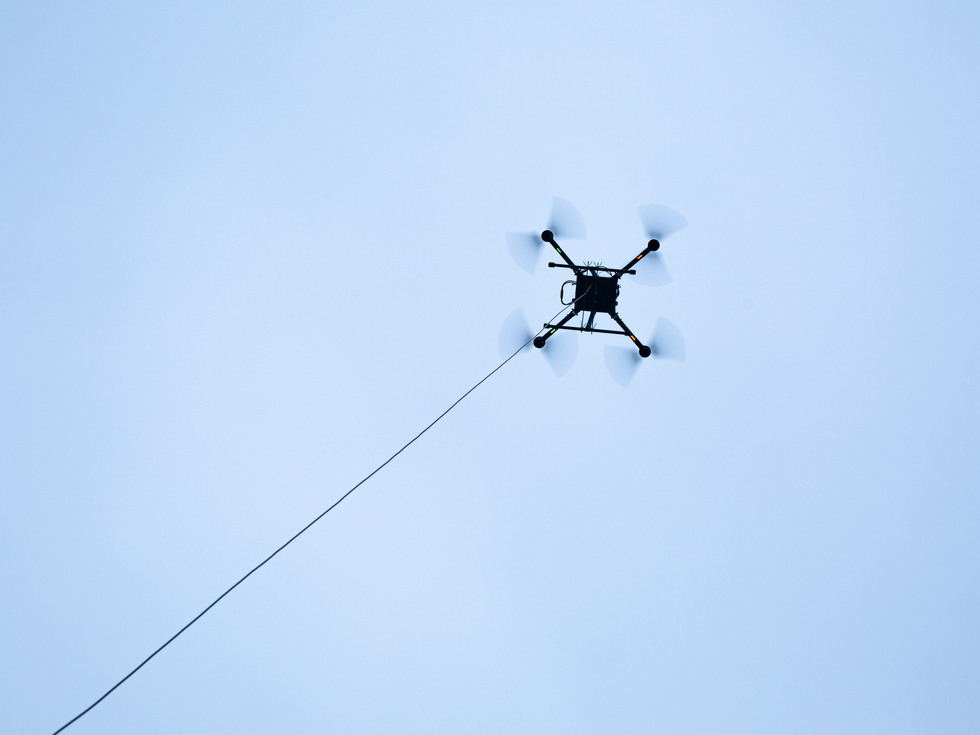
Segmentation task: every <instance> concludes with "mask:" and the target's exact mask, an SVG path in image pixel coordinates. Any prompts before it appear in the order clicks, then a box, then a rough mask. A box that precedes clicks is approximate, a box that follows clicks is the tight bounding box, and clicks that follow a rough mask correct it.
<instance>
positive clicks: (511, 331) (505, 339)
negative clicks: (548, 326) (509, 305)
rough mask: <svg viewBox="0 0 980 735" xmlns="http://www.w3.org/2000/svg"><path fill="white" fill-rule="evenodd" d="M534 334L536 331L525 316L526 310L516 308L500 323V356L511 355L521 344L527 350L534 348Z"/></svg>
mask: <svg viewBox="0 0 980 735" xmlns="http://www.w3.org/2000/svg"><path fill="white" fill-rule="evenodd" d="M533 336H534V332H532V331H531V327H530V326H529V325H528V323H527V319H525V318H524V312H523V311H522V310H521V309H514V311H512V312H511V313H510V315H509V316H508V317H507V318H506V319H504V321H503V324H501V325H500V334H499V336H498V338H497V348H498V349H499V350H500V356H501V357H510V356H511V355H513V354H514V353H515V352H517V350H518V348H520V346H521V345H524V349H525V350H529V349H532V347H531V337H533Z"/></svg>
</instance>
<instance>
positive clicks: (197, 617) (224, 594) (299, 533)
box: [52, 294, 585, 735]
mask: <svg viewBox="0 0 980 735" xmlns="http://www.w3.org/2000/svg"><path fill="white" fill-rule="evenodd" d="M584 295H585V294H583V296H584ZM577 300H578V299H576V301H577ZM574 303H575V302H574V301H573V302H572V305H574ZM566 308H567V307H566ZM565 310H566V309H562V310H561V311H559V312H558V313H557V314H555V315H554V316H553V317H551V319H550V320H549V323H550V322H552V321H554V320H555V319H557V318H558V317H559V316H560V315H561V313H562V312H563V311H565ZM544 330H545V327H542V328H541V329H540V330H538V332H537V334H533V335H531V337H529V338H528V340H527V341H526V342H525V343H524V344H522V345H521V346H520V347H518V348H517V349H516V350H514V352H513V354H511V355H510V357H508V358H506V359H505V360H504V361H503V362H502V363H500V364H499V365H497V367H495V368H494V369H493V370H491V371H490V372H489V373H487V374H486V375H485V376H483V378H482V379H481V380H480V381H479V382H478V383H477V384H476V385H474V386H473V387H472V388H470V389H469V390H468V391H466V392H465V393H464V394H463V395H461V396H460V397H459V398H457V399H456V400H455V401H454V402H453V403H452V405H451V406H449V408H447V409H446V410H445V411H443V412H442V413H441V414H439V415H438V416H436V418H435V420H434V421H432V423H430V424H429V425H428V426H426V427H425V428H424V429H422V431H420V432H419V433H418V434H416V435H415V436H414V437H412V438H411V439H410V440H409V441H408V442H407V443H406V444H405V445H404V446H403V447H402V448H401V449H399V450H398V451H397V452H395V453H394V454H392V455H391V456H390V457H388V459H386V460H385V461H384V462H382V463H381V464H380V465H378V466H377V467H376V468H375V469H374V470H372V471H371V473H370V474H369V475H367V476H366V477H365V478H364V479H363V480H361V481H360V482H359V483H357V484H356V485H354V487H352V488H351V489H350V490H348V491H347V492H346V493H344V494H343V495H341V496H340V498H338V499H337V500H336V501H335V502H334V503H333V505H331V506H330V507H329V508H327V509H326V510H325V511H323V512H322V513H321V514H320V515H318V516H317V517H316V518H314V519H313V520H312V521H310V522H309V523H307V524H306V525H305V526H303V527H302V528H301V529H300V530H299V531H297V532H296V533H295V534H293V535H292V537H290V539H289V540H288V541H286V543H284V544H283V545H282V546H280V547H279V548H278V549H276V550H275V551H273V552H272V553H271V554H269V555H268V556H267V557H266V558H265V559H263V560H262V561H261V562H259V563H258V564H256V565H255V567H253V568H252V570H251V571H249V572H248V574H246V575H245V576H243V577H242V578H241V579H239V580H238V581H237V582H235V584H233V585H232V586H231V587H229V588H228V589H226V590H225V591H224V592H222V593H221V594H220V595H219V596H218V597H217V598H215V600H214V602H212V603H211V604H210V605H208V606H207V607H206V608H204V609H203V610H201V612H199V613H198V614H197V615H195V616H194V617H193V618H192V619H191V621H190V622H189V623H187V624H186V625H185V626H184V627H183V628H181V629H180V630H178V631H177V632H176V633H174V634H173V635H172V636H170V638H168V639H167V641H166V642H165V643H164V644H163V645H162V646H160V647H159V648H158V649H156V650H155V651H154V652H153V653H151V654H150V655H149V656H147V657H146V658H145V659H143V660H142V661H141V662H140V664H139V666H137V667H136V668H134V669H133V670H132V671H130V672H129V673H128V674H126V676H124V677H123V678H122V679H120V680H119V681H117V682H116V683H115V684H113V685H112V687H110V688H109V690H108V691H106V693H105V694H103V695H102V696H101V697H99V698H98V699H96V700H95V701H94V702H92V704H90V705H89V706H88V707H86V708H85V709H83V710H82V711H81V712H79V713H78V714H77V715H75V716H74V717H72V718H71V719H70V720H68V722H66V723H65V724H64V725H62V726H61V727H59V728H58V729H57V730H55V731H54V732H53V733H52V735H58V733H59V732H61V731H62V730H64V729H66V728H67V727H68V726H69V725H71V724H72V723H74V722H76V721H77V720H79V719H81V718H82V717H83V716H85V715H86V714H88V713H89V712H90V711H91V710H92V709H94V708H95V707H96V705H98V704H99V703H100V702H102V700H103V699H105V698H106V697H108V696H109V695H110V694H112V693H113V692H114V691H116V689H118V688H119V687H120V686H122V685H123V683H125V681H126V680H127V679H129V677H131V676H132V675H133V674H135V673H136V672H137V671H139V670H140V669H142V668H143V667H144V666H146V664H148V663H149V662H150V660H151V659H153V657H154V656H156V655H157V654H158V653H160V651H162V650H163V649H164V648H166V647H167V646H169V645H170V644H171V643H173V642H174V641H175V640H177V638H178V637H179V636H180V635H181V633H183V632H184V631H185V630H187V629H188V628H190V627H191V626H192V625H194V623H196V622H197V621H198V620H200V619H201V618H202V617H204V615H205V614H206V613H207V612H208V611H209V610H210V609H211V608H212V607H214V606H215V605H217V604H218V603H219V602H221V601H222V600H223V599H224V598H225V597H227V596H228V594H229V593H231V591H232V590H233V589H235V588H236V587H237V586H238V585H240V584H241V583H242V582H244V581H245V580H246V579H248V578H249V577H251V576H252V575H253V574H255V573H256V572H257V571H259V569H261V568H262V567H264V566H265V565H266V564H268V563H269V562H270V561H272V559H273V557H275V556H276V555H277V554H278V553H279V552H280V551H282V550H283V549H285V548H286V547H287V546H289V545H290V544H291V543H293V541H295V540H296V539H298V538H299V537H300V536H302V535H303V534H304V533H306V532H307V531H308V530H309V529H310V528H312V527H313V525H314V524H315V523H316V522H317V521H319V520H320V519H321V518H323V517H324V516H325V515H326V514H327V513H329V512H330V511H332V510H333V509H334V508H336V507H337V506H338V505H340V504H341V503H342V502H344V500H346V499H347V497H348V496H349V495H350V494H351V493H353V492H354V491H355V490H357V488H359V487H360V486H361V485H363V484H364V483H365V482H367V481H368V480H370V479H371V478H372V477H374V476H375V475H376V474H378V472H380V471H381V470H382V469H383V468H384V467H385V465H387V464H388V463H389V462H391V460H393V459H394V458H395V457H397V456H398V455H399V454H401V453H402V452H404V451H405V450H406V449H408V448H409V447H410V446H412V444H414V443H415V442H416V441H417V440H418V439H419V438H420V437H421V436H422V435H423V434H424V433H425V432H427V431H428V430H429V429H431V428H432V427H433V426H435V425H436V424H437V423H439V421H440V420H441V419H442V418H443V417H444V416H445V415H446V414H447V413H449V412H450V411H452V410H453V409H454V408H456V406H458V405H459V404H460V402H462V400H463V399H464V398H466V396H468V395H469V394H470V393H472V392H473V391H475V390H476V389H477V388H479V387H480V386H481V385H483V384H484V383H485V382H486V381H487V380H488V379H489V378H490V377H491V376H492V375H493V374H494V373H496V372H497V371H498V370H500V368H502V367H503V366H504V365H506V364H507V363H508V362H510V361H511V360H513V359H514V358H515V357H516V356H517V353H518V352H520V351H521V350H523V349H524V348H525V347H527V346H528V345H529V344H531V342H532V341H534V338H535V337H537V336H538V335H539V334H541V332H543V331H544Z"/></svg>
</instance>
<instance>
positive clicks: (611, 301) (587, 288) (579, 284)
mask: <svg viewBox="0 0 980 735" xmlns="http://www.w3.org/2000/svg"><path fill="white" fill-rule="evenodd" d="M541 239H542V240H544V241H545V242H546V243H549V244H550V245H551V246H552V247H553V248H554V249H555V251H556V252H557V253H558V254H559V255H560V256H561V257H562V260H564V261H565V262H564V263H548V267H549V268H570V269H571V270H572V271H573V272H574V273H575V300H574V301H572V310H571V311H570V312H568V314H566V315H565V316H564V317H563V318H562V320H561V321H559V322H558V323H557V324H545V325H544V328H545V329H547V330H548V331H547V332H546V333H545V334H544V335H539V336H537V337H535V338H534V346H535V347H537V348H539V349H540V348H542V347H544V346H545V344H546V343H547V341H548V338H549V337H551V336H552V335H553V334H554V333H555V332H557V331H558V330H559V329H568V330H571V331H574V332H601V333H603V334H622V335H625V336H626V337H629V338H630V339H631V340H632V341H633V344H634V345H636V347H637V349H638V350H639V352H640V357H649V356H650V353H651V352H652V350H651V349H650V347H648V346H647V345H645V344H643V343H642V342H640V340H639V339H637V337H636V335H635V334H633V332H632V330H630V328H629V327H627V326H626V323H625V322H624V321H623V320H622V319H621V318H620V316H619V314H617V313H616V298H617V297H618V296H619V279H620V278H621V277H622V276H624V275H626V274H627V273H628V274H630V275H633V274H635V273H636V271H635V270H632V268H633V266H634V265H636V264H637V263H638V262H640V260H641V259H642V258H643V257H645V256H646V255H647V254H648V253H652V252H655V251H656V250H659V249H660V242H659V241H658V240H650V241H649V242H648V243H647V246H646V247H645V248H644V249H643V250H642V251H641V252H640V254H639V255H637V256H636V257H635V258H633V259H632V260H631V261H630V262H629V263H627V264H626V265H624V266H623V267H622V268H605V267H603V266H601V265H576V264H575V263H573V262H572V259H571V258H569V257H568V255H566V254H565V251H564V250H562V249H561V247H560V246H559V245H558V242H557V241H556V240H555V235H554V233H553V232H552V231H551V230H545V231H544V232H542V233H541ZM600 273H608V274H610V275H608V276H600V275H599V274H600ZM563 289H564V286H563ZM563 303H564V300H563ZM585 312H588V314H589V317H588V321H587V322H586V326H584V327H569V326H566V324H567V323H568V322H569V321H570V320H571V319H573V318H574V317H575V316H577V315H578V314H582V313H585ZM600 313H601V314H608V315H609V316H610V318H611V319H612V320H613V321H614V322H616V323H617V324H618V325H619V326H620V327H622V331H619V330H615V329H596V328H594V327H593V326H592V325H593V323H594V322H595V317H596V314H600Z"/></svg>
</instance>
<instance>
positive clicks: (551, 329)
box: [534, 309, 578, 348]
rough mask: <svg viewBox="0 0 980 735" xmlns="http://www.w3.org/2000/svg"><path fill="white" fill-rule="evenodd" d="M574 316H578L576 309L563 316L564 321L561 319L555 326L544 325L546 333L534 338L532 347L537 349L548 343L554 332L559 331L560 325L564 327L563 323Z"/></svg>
mask: <svg viewBox="0 0 980 735" xmlns="http://www.w3.org/2000/svg"><path fill="white" fill-rule="evenodd" d="M576 314H578V309H572V310H571V311H570V312H568V313H567V314H566V315H565V317H564V319H562V320H561V321H560V322H558V323H557V324H545V325H544V326H545V328H546V329H547V330H548V331H547V332H545V333H544V334H543V335H541V336H538V337H535V338H534V346H535V347H538V348H540V347H544V343H545V342H547V341H548V337H550V336H551V335H553V334H554V333H555V332H557V331H558V330H559V329H561V328H562V325H564V324H565V322H567V321H568V320H569V319H571V318H572V317H573V316H575V315H576Z"/></svg>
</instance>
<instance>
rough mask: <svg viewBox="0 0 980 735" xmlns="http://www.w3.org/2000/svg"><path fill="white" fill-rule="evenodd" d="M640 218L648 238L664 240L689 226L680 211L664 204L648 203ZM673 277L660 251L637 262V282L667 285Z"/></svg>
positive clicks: (642, 208) (649, 284) (643, 208)
mask: <svg viewBox="0 0 980 735" xmlns="http://www.w3.org/2000/svg"><path fill="white" fill-rule="evenodd" d="M639 211H640V220H641V221H642V222H643V229H644V231H645V232H646V236H647V240H656V241H657V242H661V243H662V242H663V241H664V240H666V239H667V238H668V237H670V236H671V235H673V234H674V233H675V232H677V231H678V230H681V229H683V228H684V227H685V226H687V220H686V219H684V217H683V216H682V215H681V213H680V212H678V211H676V210H674V209H671V208H670V207H666V206H664V205H663V204H646V205H644V206H642V207H640V209H639ZM672 280H673V279H672V278H671V277H670V273H669V272H668V271H667V266H666V265H664V259H663V256H662V255H661V254H660V251H659V250H658V251H655V252H652V253H649V254H648V255H647V256H646V257H645V258H643V260H641V261H640V262H639V263H637V264H636V282H637V283H640V284H642V285H644V286H665V285H667V284H668V283H670V282H671V281H672Z"/></svg>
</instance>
